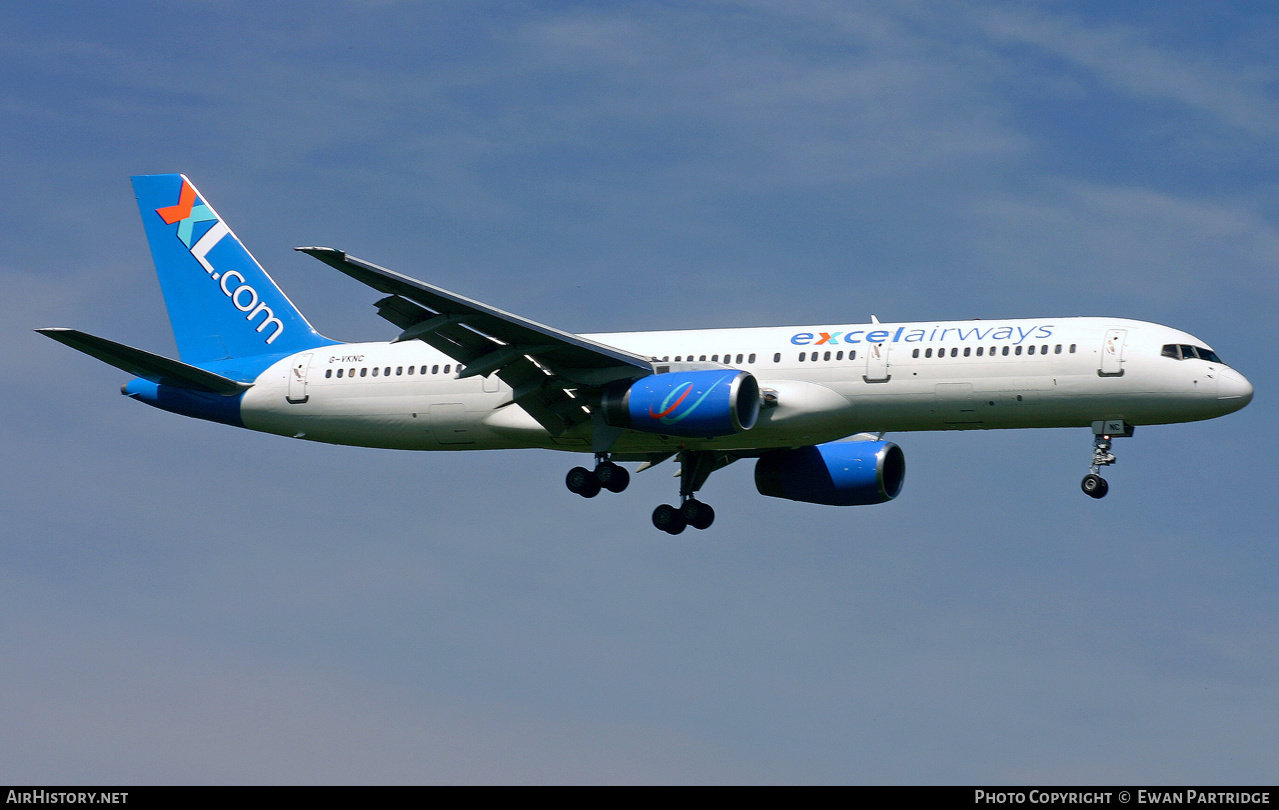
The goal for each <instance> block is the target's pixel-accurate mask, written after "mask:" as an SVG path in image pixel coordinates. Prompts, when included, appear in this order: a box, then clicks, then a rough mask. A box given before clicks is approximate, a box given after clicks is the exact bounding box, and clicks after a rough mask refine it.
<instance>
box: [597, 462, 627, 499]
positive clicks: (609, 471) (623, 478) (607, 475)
mask: <svg viewBox="0 0 1279 810" xmlns="http://www.w3.org/2000/svg"><path fill="white" fill-rule="evenodd" d="M595 477H596V478H598V479H599V482H600V486H602V487H604V489H607V490H608V491H609V492H621V491H623V490H624V489H626V487H628V486H629V485H630V483H631V474H630V472H628V471H627V469H626V468H625V467H623V466H621V465H620V464H614V463H613V462H611V461H606V462H604V463H603V464H601V465H599V466H598V467H596V468H595Z"/></svg>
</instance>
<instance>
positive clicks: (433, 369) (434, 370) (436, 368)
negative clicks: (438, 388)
mask: <svg viewBox="0 0 1279 810" xmlns="http://www.w3.org/2000/svg"><path fill="white" fill-rule="evenodd" d="M431 373H432V374H439V373H440V367H439V366H438V365H436V366H431Z"/></svg>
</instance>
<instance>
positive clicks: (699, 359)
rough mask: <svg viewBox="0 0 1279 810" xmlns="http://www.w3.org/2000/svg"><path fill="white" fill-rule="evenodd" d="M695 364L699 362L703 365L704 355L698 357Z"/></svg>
mask: <svg viewBox="0 0 1279 810" xmlns="http://www.w3.org/2000/svg"><path fill="white" fill-rule="evenodd" d="M697 362H699V363H705V362H706V355H704V354H703V355H701V356H700V357H698V358H697Z"/></svg>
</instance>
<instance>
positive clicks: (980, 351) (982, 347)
mask: <svg viewBox="0 0 1279 810" xmlns="http://www.w3.org/2000/svg"><path fill="white" fill-rule="evenodd" d="M985 348H986V347H985V346H978V347H977V356H978V357H981V353H982V351H983V350H984V349H985Z"/></svg>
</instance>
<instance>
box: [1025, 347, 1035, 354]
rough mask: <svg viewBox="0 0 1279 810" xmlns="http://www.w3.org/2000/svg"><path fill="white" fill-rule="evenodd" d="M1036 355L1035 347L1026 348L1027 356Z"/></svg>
mask: <svg viewBox="0 0 1279 810" xmlns="http://www.w3.org/2000/svg"><path fill="white" fill-rule="evenodd" d="M1034 353H1035V347H1034V346H1027V347H1026V354H1034Z"/></svg>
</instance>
